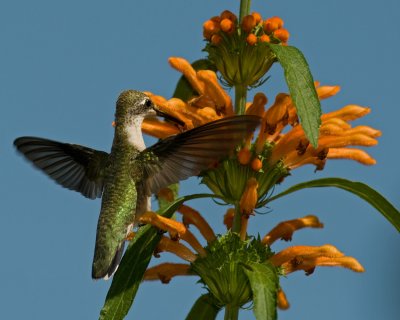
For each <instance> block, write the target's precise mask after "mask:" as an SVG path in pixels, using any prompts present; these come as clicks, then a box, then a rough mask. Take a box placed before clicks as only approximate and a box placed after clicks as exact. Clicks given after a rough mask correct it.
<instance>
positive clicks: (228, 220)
mask: <svg viewBox="0 0 400 320" xmlns="http://www.w3.org/2000/svg"><path fill="white" fill-rule="evenodd" d="M234 216H235V209H234V208H229V209H228V210H227V211H226V213H225V215H224V225H225V226H226V229H228V230H230V229H232V226H233V217H234Z"/></svg>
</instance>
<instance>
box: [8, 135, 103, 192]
mask: <svg viewBox="0 0 400 320" xmlns="http://www.w3.org/2000/svg"><path fill="white" fill-rule="evenodd" d="M14 145H15V146H16V148H17V149H18V151H19V152H21V153H22V154H23V155H24V156H25V157H26V158H27V159H28V160H30V161H31V162H32V163H33V165H34V166H35V167H36V168H39V169H40V170H42V171H43V172H44V173H46V174H47V175H48V176H49V177H50V178H52V179H53V180H54V181H55V182H57V183H58V184H60V185H62V186H63V187H65V188H68V189H70V190H75V191H78V192H80V193H81V194H83V195H84V196H85V197H87V198H90V199H95V198H100V197H101V195H102V192H103V184H104V179H103V177H104V169H105V167H106V165H107V162H108V158H109V154H108V153H106V152H103V151H97V150H94V149H90V148H87V147H84V146H80V145H77V144H69V143H61V142H57V141H52V140H48V139H43V138H36V137H20V138H17V139H15V141H14Z"/></svg>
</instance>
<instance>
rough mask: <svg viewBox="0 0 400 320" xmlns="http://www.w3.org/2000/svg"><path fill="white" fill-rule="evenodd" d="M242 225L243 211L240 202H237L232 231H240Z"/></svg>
mask: <svg viewBox="0 0 400 320" xmlns="http://www.w3.org/2000/svg"><path fill="white" fill-rule="evenodd" d="M241 227H242V213H241V212H240V205H239V203H235V215H234V216H233V225H232V232H236V233H240V229H241Z"/></svg>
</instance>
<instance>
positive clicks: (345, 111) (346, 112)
mask: <svg viewBox="0 0 400 320" xmlns="http://www.w3.org/2000/svg"><path fill="white" fill-rule="evenodd" d="M370 112H371V109H370V108H365V107H361V106H358V105H355V104H350V105H347V106H345V107H343V108H342V109H339V110H336V111H332V112H329V113H325V114H323V115H322V117H321V120H322V121H326V120H328V119H332V118H339V119H342V120H345V121H353V120H356V119H358V118H361V117H363V116H365V115H366V114H368V113H370Z"/></svg>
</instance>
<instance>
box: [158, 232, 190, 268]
mask: <svg viewBox="0 0 400 320" xmlns="http://www.w3.org/2000/svg"><path fill="white" fill-rule="evenodd" d="M159 252H170V253H173V254H175V255H176V256H178V257H179V258H181V259H183V260H186V261H189V262H194V261H195V260H196V259H197V256H196V255H195V254H194V253H193V252H192V251H191V250H190V249H189V248H188V247H186V246H185V245H183V244H182V243H179V242H177V241H173V240H171V239H169V238H167V237H164V236H163V237H162V238H161V240H160V242H159V243H158V245H157V248H156V252H155V254H156V255H157V254H158V253H159Z"/></svg>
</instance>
